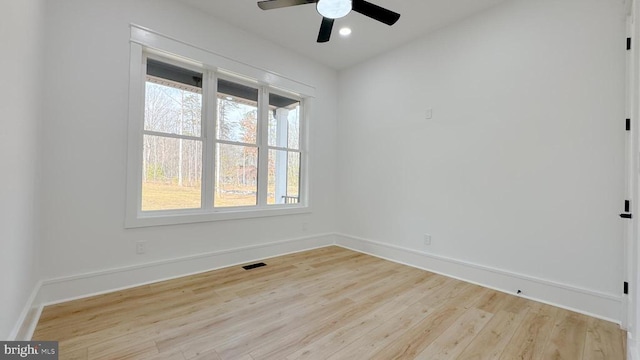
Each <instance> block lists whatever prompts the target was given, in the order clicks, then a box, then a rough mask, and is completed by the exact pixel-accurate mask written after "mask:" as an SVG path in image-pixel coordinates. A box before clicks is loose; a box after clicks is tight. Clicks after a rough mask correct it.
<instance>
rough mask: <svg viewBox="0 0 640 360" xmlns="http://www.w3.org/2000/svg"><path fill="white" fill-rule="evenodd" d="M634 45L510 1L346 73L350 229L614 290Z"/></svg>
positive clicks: (553, 11) (598, 20)
mask: <svg viewBox="0 0 640 360" xmlns="http://www.w3.org/2000/svg"><path fill="white" fill-rule="evenodd" d="M625 38H626V34H625V13H624V7H623V1H622V0H619V1H601V0H563V1H557V0H540V1H525V0H515V1H508V2H505V3H503V4H502V5H499V6H498V7H495V8H493V9H490V10H488V11H486V12H484V13H481V14H478V15H476V16H474V17H472V18H469V19H466V20H464V21H461V22H459V23H457V24H454V25H451V26H449V27H446V28H443V29H441V30H440V31H438V32H436V33H433V34H431V35H429V36H426V37H424V38H422V39H419V40H417V41H414V42H412V43H409V44H407V45H405V46H403V47H401V48H399V49H397V50H395V51H392V52H391V53H388V54H385V55H384V56H381V57H379V58H376V59H373V60H370V61H368V62H366V63H364V64H361V65H358V66H354V67H352V68H350V69H347V70H344V71H342V72H341V73H340V75H339V76H340V80H339V84H340V85H339V86H340V97H339V114H340V122H339V128H338V134H339V146H340V147H339V154H340V169H339V173H340V183H339V184H340V190H339V194H340V197H339V199H340V200H339V203H338V209H340V213H339V219H340V220H339V229H340V231H341V232H342V233H344V234H347V235H350V236H353V237H359V238H363V239H367V240H372V241H377V242H380V243H383V244H389V245H393V246H397V247H402V248H406V249H413V250H419V251H425V252H428V253H430V254H434V255H438V256H442V257H446V258H452V259H455V260H459V261H462V262H468V263H474V264H477V265H481V266H489V267H491V268H497V269H500V270H504V271H506V272H509V273H517V274H520V275H525V276H526V277H528V278H537V279H544V280H548V281H550V282H553V283H558V284H566V285H569V286H570V287H573V288H579V289H585V290H588V291H592V292H594V293H600V294H603V295H604V296H605V297H606V296H609V297H610V298H612V299H615V298H619V296H620V292H621V286H622V274H623V268H622V259H623V256H622V251H623V247H622V245H623V242H622V241H623V234H622V230H623V227H622V222H621V221H622V220H620V219H619V218H618V213H620V212H622V210H623V208H622V207H623V199H624V166H623V165H624V164H623V159H624V131H623V127H624V122H623V121H624V117H625V113H624V109H625V104H624V99H625V81H624V76H625V73H624V71H625V51H624V40H625ZM427 108H433V118H432V119H430V120H426V119H425V111H426V109H427ZM424 233H429V234H431V235H432V237H433V238H432V245H431V246H425V245H423V243H422V239H423V234H424ZM496 286H499V285H496ZM506 290H509V291H514V292H515V291H516V289H506ZM522 290H523V292H524V293H525V294H526V293H527V289H526V288H525V289H522ZM536 297H538V298H541V299H543V300H544V294H542V295H540V294H538V295H536ZM594 311H595V310H594ZM616 315H617V314H616Z"/></svg>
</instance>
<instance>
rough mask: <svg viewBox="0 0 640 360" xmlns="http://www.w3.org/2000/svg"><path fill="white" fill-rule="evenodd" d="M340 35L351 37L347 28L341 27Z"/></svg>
mask: <svg viewBox="0 0 640 360" xmlns="http://www.w3.org/2000/svg"><path fill="white" fill-rule="evenodd" d="M340 35H342V36H349V35H351V29H350V28H348V27H343V28H342V29H340Z"/></svg>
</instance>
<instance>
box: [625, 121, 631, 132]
mask: <svg viewBox="0 0 640 360" xmlns="http://www.w3.org/2000/svg"><path fill="white" fill-rule="evenodd" d="M625 130H627V131H631V119H626V121H625Z"/></svg>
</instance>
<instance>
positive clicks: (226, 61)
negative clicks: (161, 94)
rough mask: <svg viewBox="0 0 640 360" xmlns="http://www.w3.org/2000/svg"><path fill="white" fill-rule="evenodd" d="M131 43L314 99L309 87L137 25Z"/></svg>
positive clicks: (312, 90) (133, 29) (132, 26)
mask: <svg viewBox="0 0 640 360" xmlns="http://www.w3.org/2000/svg"><path fill="white" fill-rule="evenodd" d="M131 41H132V42H133V43H137V44H140V45H142V46H148V47H151V48H154V49H156V51H157V52H158V53H159V52H160V51H162V50H163V51H167V52H168V53H170V54H180V55H181V56H184V57H186V58H189V59H191V61H192V62H193V61H198V62H201V65H203V66H204V65H207V64H215V66H217V67H219V68H220V69H223V70H226V72H227V73H231V74H239V75H238V76H239V77H241V78H247V77H248V78H253V79H256V80H258V82H261V83H264V84H270V85H272V86H275V87H278V88H282V89H287V90H288V91H293V92H295V93H298V94H303V95H304V96H311V97H313V96H315V88H314V87H313V86H311V85H307V84H305V83H302V82H300V81H296V80H293V79H291V78H288V77H286V76H285V75H282V74H278V73H275V72H273V71H269V70H266V69H263V68H260V67H257V66H255V65H251V64H247V63H244V62H241V61H239V60H236V59H231V58H229V57H227V56H224V55H221V54H217V53H215V52H212V51H210V50H207V49H203V48H201V47H198V46H196V45H193V44H189V43H186V42H183V41H180V40H178V39H175V38H172V37H170V36H167V35H164V34H161V33H158V32H155V31H153V30H150V29H148V28H145V27H142V26H139V25H135V24H131ZM160 49H161V50H160ZM216 70H217V69H216Z"/></svg>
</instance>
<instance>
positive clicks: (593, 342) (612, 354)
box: [583, 318, 626, 360]
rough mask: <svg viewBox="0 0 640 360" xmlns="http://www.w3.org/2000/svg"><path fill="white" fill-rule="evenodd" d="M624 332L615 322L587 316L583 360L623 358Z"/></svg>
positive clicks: (624, 346) (624, 347)
mask: <svg viewBox="0 0 640 360" xmlns="http://www.w3.org/2000/svg"><path fill="white" fill-rule="evenodd" d="M625 338H626V334H625V332H624V331H623V330H621V329H620V327H619V326H618V325H617V324H614V323H610V322H606V321H602V320H598V319H594V318H589V319H588V320H587V338H586V342H585V348H584V356H583V359H584V360H608V359H623V358H624V354H625V349H626V344H625V342H624V339H625Z"/></svg>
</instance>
